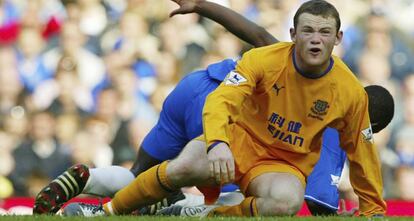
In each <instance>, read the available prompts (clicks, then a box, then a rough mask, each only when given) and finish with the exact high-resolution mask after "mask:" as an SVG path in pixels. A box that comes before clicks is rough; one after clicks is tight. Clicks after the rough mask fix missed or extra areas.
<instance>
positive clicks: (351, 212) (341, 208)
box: [337, 199, 359, 216]
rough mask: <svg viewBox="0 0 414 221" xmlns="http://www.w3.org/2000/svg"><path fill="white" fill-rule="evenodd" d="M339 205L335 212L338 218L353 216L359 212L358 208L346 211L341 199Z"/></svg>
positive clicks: (343, 201)
mask: <svg viewBox="0 0 414 221" xmlns="http://www.w3.org/2000/svg"><path fill="white" fill-rule="evenodd" d="M339 203H340V206H339V210H338V212H337V214H338V216H355V215H357V213H358V212H359V211H358V208H352V209H350V210H347V209H346V204H345V200H344V199H341V200H340V201H339Z"/></svg>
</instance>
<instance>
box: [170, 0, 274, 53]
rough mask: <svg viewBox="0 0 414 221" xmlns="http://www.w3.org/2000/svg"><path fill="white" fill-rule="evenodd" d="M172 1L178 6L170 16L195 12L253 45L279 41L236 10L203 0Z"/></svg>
mask: <svg viewBox="0 0 414 221" xmlns="http://www.w3.org/2000/svg"><path fill="white" fill-rule="evenodd" d="M172 1H174V2H175V3H177V4H178V5H179V6H180V8H178V9H176V10H174V11H173V12H171V14H170V16H174V15H176V14H187V13H193V12H195V13H197V14H199V15H201V16H203V17H206V18H209V19H211V20H213V21H215V22H217V23H219V24H221V25H222V26H223V27H224V28H226V29H227V30H228V31H229V32H231V33H232V34H234V35H235V36H237V37H238V38H240V39H242V40H244V41H246V42H247V43H249V44H251V45H254V46H255V47H262V46H266V45H270V44H274V43H277V42H279V41H278V40H277V39H276V38H275V37H273V36H272V35H271V34H270V33H269V32H267V31H266V30H265V29H264V28H263V27H261V26H259V25H257V24H255V23H253V22H251V21H249V20H248V19H246V18H244V17H243V16H242V15H240V14H238V13H237V12H235V11H233V10H231V9H228V8H226V7H223V6H221V5H218V4H216V3H213V2H209V1H205V0H172Z"/></svg>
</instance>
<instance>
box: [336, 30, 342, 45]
mask: <svg viewBox="0 0 414 221" xmlns="http://www.w3.org/2000/svg"><path fill="white" fill-rule="evenodd" d="M343 36H344V32H343V31H338V33H337V34H336V39H335V45H339V44H340V43H341V41H342V37H343Z"/></svg>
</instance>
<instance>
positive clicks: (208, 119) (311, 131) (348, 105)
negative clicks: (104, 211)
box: [203, 42, 386, 215]
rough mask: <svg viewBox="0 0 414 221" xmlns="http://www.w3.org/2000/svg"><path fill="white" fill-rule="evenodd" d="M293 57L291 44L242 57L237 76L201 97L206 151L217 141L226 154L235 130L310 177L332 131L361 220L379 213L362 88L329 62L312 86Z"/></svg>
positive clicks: (376, 162) (375, 160)
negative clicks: (223, 144)
mask: <svg viewBox="0 0 414 221" xmlns="http://www.w3.org/2000/svg"><path fill="white" fill-rule="evenodd" d="M293 57H294V44H293V43H284V42H281V43H277V44H274V45H270V46H267V47H262V48H256V49H253V50H251V51H249V52H247V53H245V54H244V55H243V57H242V59H241V60H240V61H239V62H238V64H237V66H236V70H234V71H232V72H230V73H229V74H228V75H227V77H226V79H225V80H224V81H223V83H222V84H221V85H220V86H219V87H218V88H217V89H216V90H215V91H214V92H213V93H211V94H210V95H209V96H208V97H207V100H206V104H205V106H204V110H203V127H204V136H205V139H206V141H207V145H208V146H210V145H211V144H213V143H214V142H215V141H223V142H226V143H228V144H229V145H230V146H231V145H232V144H231V143H229V140H230V139H229V137H230V136H237V135H234V134H229V125H230V124H233V123H235V124H237V125H238V126H240V127H242V128H244V129H245V131H246V132H247V133H248V134H250V135H251V136H252V137H254V138H255V140H256V141H257V143H259V144H261V146H262V147H264V148H266V149H267V152H269V153H271V155H272V156H278V158H280V157H281V158H282V159H284V160H285V161H287V162H289V163H291V164H292V165H295V166H296V167H297V168H298V169H299V170H300V171H302V173H303V174H304V175H305V176H308V175H309V174H310V172H311V170H312V169H313V167H314V165H315V164H316V162H317V161H318V159H319V153H320V148H321V137H322V133H323V131H324V130H325V128H326V127H332V128H336V129H337V130H338V131H339V133H340V144H341V147H342V148H343V149H344V150H345V151H346V153H347V156H348V159H349V161H350V171H351V172H350V176H351V183H352V185H353V187H354V189H355V191H356V193H357V194H358V196H359V198H360V211H361V213H362V214H363V215H371V214H381V213H385V210H386V205H385V202H384V201H383V198H382V196H381V194H382V178H381V172H380V162H379V159H378V155H377V152H376V149H375V147H374V145H373V139H372V130H371V127H370V123H369V115H368V97H367V94H366V93H365V90H364V88H363V87H362V85H361V84H360V83H359V81H358V79H357V78H356V77H355V76H354V75H353V73H352V72H351V71H350V70H349V69H348V67H347V66H346V65H345V64H344V63H343V62H342V61H341V59H340V58H338V57H335V56H332V58H331V62H330V66H329V68H328V69H327V71H326V74H324V75H323V76H320V77H318V78H311V77H309V76H305V74H301V73H300V72H299V71H298V69H297V68H296V65H295V63H294V59H293ZM246 148H251V147H246ZM270 157H271V156H270Z"/></svg>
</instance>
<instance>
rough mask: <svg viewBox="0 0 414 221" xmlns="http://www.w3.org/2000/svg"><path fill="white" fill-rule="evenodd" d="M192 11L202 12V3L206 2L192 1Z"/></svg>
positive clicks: (202, 0)
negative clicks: (193, 4)
mask: <svg viewBox="0 0 414 221" xmlns="http://www.w3.org/2000/svg"><path fill="white" fill-rule="evenodd" d="M194 3H195V6H194V12H195V13H197V14H200V13H203V8H204V4H206V1H205V0H197V1H195V2H194Z"/></svg>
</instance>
